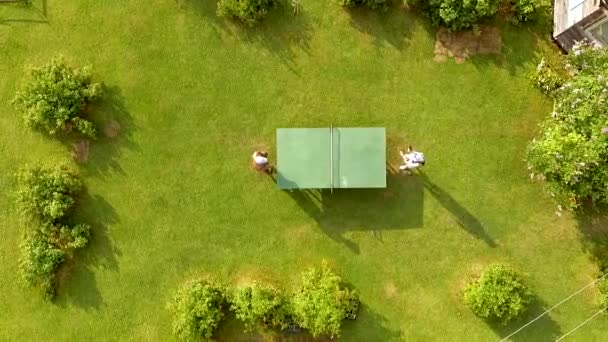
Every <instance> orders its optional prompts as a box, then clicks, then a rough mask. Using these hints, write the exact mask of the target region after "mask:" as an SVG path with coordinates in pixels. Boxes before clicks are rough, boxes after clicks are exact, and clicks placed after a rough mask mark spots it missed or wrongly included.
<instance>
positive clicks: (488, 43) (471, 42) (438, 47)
mask: <svg viewBox="0 0 608 342" xmlns="http://www.w3.org/2000/svg"><path fill="white" fill-rule="evenodd" d="M501 47H502V39H501V38H500V30H498V28H496V27H490V26H482V27H481V28H480V29H479V32H472V31H466V32H452V31H449V30H448V29H446V28H443V27H442V28H440V29H439V31H437V35H436V41H435V52H434V54H435V57H434V58H433V60H435V61H436V62H438V63H442V62H445V61H447V60H448V59H449V58H450V57H453V58H454V61H456V64H462V63H464V62H466V60H467V59H468V58H470V57H471V56H473V55H487V54H500V50H501Z"/></svg>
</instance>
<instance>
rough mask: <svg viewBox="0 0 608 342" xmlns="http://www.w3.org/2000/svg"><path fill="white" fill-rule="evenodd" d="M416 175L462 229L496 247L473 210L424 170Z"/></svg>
mask: <svg viewBox="0 0 608 342" xmlns="http://www.w3.org/2000/svg"><path fill="white" fill-rule="evenodd" d="M415 177H417V178H419V179H420V181H421V182H422V184H423V185H424V188H425V189H426V190H427V191H428V192H429V193H430V194H431V195H433V197H435V199H436V200H437V201H438V202H439V203H440V204H441V205H442V206H443V207H444V208H445V209H447V210H448V211H449V212H450V213H451V214H452V216H453V217H454V219H455V220H456V222H457V224H458V225H459V226H460V227H461V228H462V229H464V230H465V231H467V233H469V234H471V235H473V236H474V237H476V238H478V239H480V240H483V241H484V242H485V243H486V244H487V245H488V246H490V247H496V242H495V241H494V240H493V239H492V237H491V236H490V235H488V233H487V232H486V231H485V229H484V227H483V225H482V224H481V222H479V220H478V219H477V218H476V217H475V216H473V214H471V212H469V211H468V210H467V209H466V208H465V207H463V206H462V205H460V204H459V203H458V202H457V201H456V200H455V199H454V198H453V197H452V196H451V195H450V194H449V193H447V192H446V191H445V190H443V189H441V188H440V187H439V186H437V185H436V184H435V183H433V182H432V181H431V180H430V179H429V178H428V177H427V176H426V175H425V174H424V173H423V172H417V173H416V175H415Z"/></svg>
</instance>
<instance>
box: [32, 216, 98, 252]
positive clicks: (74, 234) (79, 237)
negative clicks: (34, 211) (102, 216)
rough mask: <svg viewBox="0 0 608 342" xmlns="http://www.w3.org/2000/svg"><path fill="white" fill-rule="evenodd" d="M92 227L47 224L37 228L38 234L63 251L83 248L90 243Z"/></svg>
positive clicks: (81, 224) (86, 225) (85, 225)
mask: <svg viewBox="0 0 608 342" xmlns="http://www.w3.org/2000/svg"><path fill="white" fill-rule="evenodd" d="M90 230H91V226H89V225H88V224H83V223H80V224H77V225H74V226H69V225H63V224H60V223H51V222H46V223H43V224H41V225H40V226H39V227H37V231H36V233H39V234H41V235H42V236H43V237H45V238H46V240H47V241H48V242H49V243H52V244H53V245H55V246H58V247H59V248H61V249H66V250H68V249H77V248H82V247H84V246H86V245H87V243H88V242H89V236H90V235H91V233H90Z"/></svg>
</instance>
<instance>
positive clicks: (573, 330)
mask: <svg viewBox="0 0 608 342" xmlns="http://www.w3.org/2000/svg"><path fill="white" fill-rule="evenodd" d="M606 310H608V306H607V307H605V308H603V309H602V310H600V311H598V312H596V313H594V314H593V316H591V317H589V318H587V319H586V320H585V321H584V322H583V323H581V324H579V325H577V326H576V328H574V329H572V330H570V331H568V332H567V333H565V334H564V335H562V336H561V337H560V338H558V339H557V340H555V342H558V341H561V340H563V339H564V337H566V336H568V335H570V334H572V333H573V332H575V331H576V330H577V329H578V328H580V327H582V326H583V325H585V324H587V323H589V321H591V320H592V319H594V318H595V317H596V316H597V315H599V314H601V313H602V312H604V311H606Z"/></svg>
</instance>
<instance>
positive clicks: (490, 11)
mask: <svg viewBox="0 0 608 342" xmlns="http://www.w3.org/2000/svg"><path fill="white" fill-rule="evenodd" d="M405 2H406V3H408V4H411V5H414V6H418V7H420V8H421V9H422V11H424V12H425V13H426V14H427V15H428V16H429V17H430V18H431V21H432V22H433V24H435V25H437V26H440V25H441V26H445V27H447V28H448V29H450V30H455V31H460V30H466V29H471V28H475V27H476V26H477V24H479V23H480V22H481V21H482V20H483V19H486V18H489V17H492V16H493V15H494V14H496V12H497V11H498V7H499V5H500V0H405Z"/></svg>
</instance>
